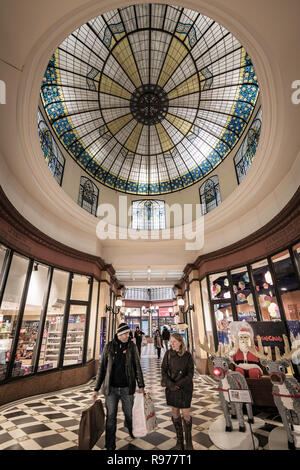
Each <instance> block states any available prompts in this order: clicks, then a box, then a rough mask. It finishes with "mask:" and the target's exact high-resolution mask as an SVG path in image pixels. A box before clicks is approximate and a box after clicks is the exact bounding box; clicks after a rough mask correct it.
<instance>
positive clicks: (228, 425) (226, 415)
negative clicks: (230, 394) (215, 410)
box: [219, 390, 232, 432]
mask: <svg viewBox="0 0 300 470" xmlns="http://www.w3.org/2000/svg"><path fill="white" fill-rule="evenodd" d="M219 397H220V401H221V406H222V409H223V413H224V418H225V423H226V428H225V431H226V432H231V431H232V423H231V418H230V413H229V410H228V403H227V401H226V400H225V397H224V392H222V391H221V390H220V391H219Z"/></svg>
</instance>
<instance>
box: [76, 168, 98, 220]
mask: <svg viewBox="0 0 300 470" xmlns="http://www.w3.org/2000/svg"><path fill="white" fill-rule="evenodd" d="M98 195H99V190H98V188H97V186H96V185H95V184H94V183H93V182H92V181H91V180H89V179H88V178H86V177H85V176H81V178H80V187H79V196H78V204H79V205H80V207H82V208H83V209H85V210H86V211H87V212H89V213H90V214H93V215H96V212H97V206H98Z"/></svg>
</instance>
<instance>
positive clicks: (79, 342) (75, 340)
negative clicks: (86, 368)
mask: <svg viewBox="0 0 300 470" xmlns="http://www.w3.org/2000/svg"><path fill="white" fill-rule="evenodd" d="M86 313H87V306H86V305H70V312H69V319H68V329H67V339H66V344H65V352H64V363H63V365H64V366H69V365H72V364H80V363H82V354H83V346H84V335H85V324H86Z"/></svg>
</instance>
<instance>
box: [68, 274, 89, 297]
mask: <svg viewBox="0 0 300 470" xmlns="http://www.w3.org/2000/svg"><path fill="white" fill-rule="evenodd" d="M90 282H91V281H90V277H88V276H81V275H80V274H73V277H72V290H71V297H70V298H71V300H83V301H85V302H87V301H88V300H89V290H90V284H89V283H90Z"/></svg>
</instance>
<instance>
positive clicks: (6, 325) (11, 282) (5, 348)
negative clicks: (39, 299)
mask: <svg viewBox="0 0 300 470" xmlns="http://www.w3.org/2000/svg"><path fill="white" fill-rule="evenodd" d="M28 264H29V260H28V259H26V258H24V257H22V256H20V255H17V254H14V256H13V258H12V263H11V266H10V271H9V274H8V278H7V282H6V286H5V291H4V294H3V299H2V303H1V308H0V380H3V379H4V378H5V374H6V369H7V365H8V361H9V360H10V357H11V348H12V343H13V339H14V336H15V332H16V326H17V319H18V313H19V308H20V301H21V297H22V293H23V288H24V283H25V278H26V273H27V268H28ZM21 366H22V362H21V361H20V360H19V361H18V362H17V363H15V365H14V368H13V372H12V373H13V375H22V374H24V369H22V367H21Z"/></svg>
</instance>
